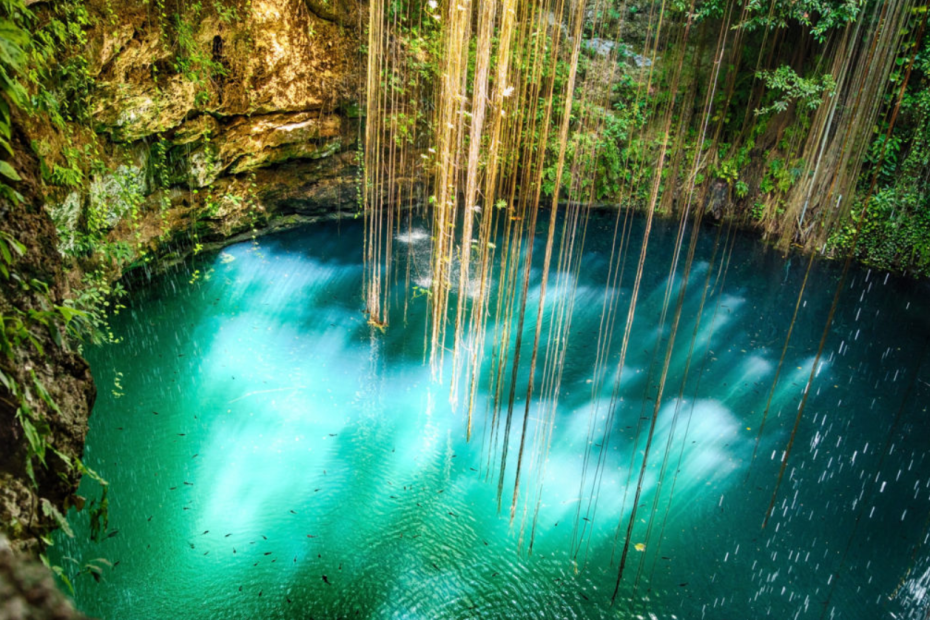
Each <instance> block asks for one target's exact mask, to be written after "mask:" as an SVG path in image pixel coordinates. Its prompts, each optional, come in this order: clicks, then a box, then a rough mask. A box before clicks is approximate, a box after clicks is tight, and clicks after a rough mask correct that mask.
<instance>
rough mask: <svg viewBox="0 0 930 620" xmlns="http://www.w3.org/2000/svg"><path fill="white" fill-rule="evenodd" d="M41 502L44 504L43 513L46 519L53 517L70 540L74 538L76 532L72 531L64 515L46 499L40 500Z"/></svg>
mask: <svg viewBox="0 0 930 620" xmlns="http://www.w3.org/2000/svg"><path fill="white" fill-rule="evenodd" d="M40 502H41V504H42V513H43V514H44V515H45V516H46V517H51V518H52V519H53V520H54V521H55V523H57V524H58V527H60V528H61V530H62V531H63V532H64V533H65V535H66V536H67V537H68V538H74V531H73V530H72V529H71V525H70V524H68V520H67V519H66V518H65V516H64V515H63V514H61V512H60V511H59V510H58V508H56V507H55V505H54V504H52V502H50V501H48V500H47V499H45V498H44V497H43V498H42V499H41V500H40Z"/></svg>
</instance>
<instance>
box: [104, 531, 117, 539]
mask: <svg viewBox="0 0 930 620" xmlns="http://www.w3.org/2000/svg"><path fill="white" fill-rule="evenodd" d="M117 534H119V530H113V531H112V532H110V533H109V534H107V538H113V537H114V536H116V535H117Z"/></svg>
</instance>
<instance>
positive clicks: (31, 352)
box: [0, 0, 364, 549]
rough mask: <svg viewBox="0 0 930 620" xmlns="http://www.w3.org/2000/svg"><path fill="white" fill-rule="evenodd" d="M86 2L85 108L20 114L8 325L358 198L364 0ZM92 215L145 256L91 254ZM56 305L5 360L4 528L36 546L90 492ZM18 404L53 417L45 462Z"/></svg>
mask: <svg viewBox="0 0 930 620" xmlns="http://www.w3.org/2000/svg"><path fill="white" fill-rule="evenodd" d="M82 7H83V8H82V10H86V18H85V19H82V21H81V23H80V24H68V26H69V27H71V26H74V27H75V28H78V29H80V30H81V32H82V35H81V36H82V37H84V38H85V39H86V45H83V46H82V49H81V51H80V55H81V56H82V58H81V62H82V63H83V65H82V66H84V67H85V69H84V71H85V73H84V74H83V75H84V76H85V78H86V84H85V86H86V89H87V92H86V93H85V95H84V96H83V98H82V99H81V102H80V104H81V105H83V106H85V108H84V109H83V110H82V113H83V114H84V117H83V118H82V119H78V118H72V117H68V122H67V124H65V125H61V124H58V125H56V124H54V123H52V122H50V121H49V119H48V117H46V116H43V115H41V114H37V115H32V116H29V117H27V116H25V115H20V117H19V118H18V119H17V127H16V131H17V133H16V135H15V141H16V150H17V157H16V161H17V169H18V170H19V172H20V174H21V176H23V181H22V182H20V183H16V184H15V185H16V189H17V190H18V191H19V192H20V193H22V194H23V196H24V201H23V202H22V203H16V204H9V203H4V204H3V205H2V208H0V233H2V234H4V235H7V236H8V238H9V239H13V240H15V241H16V242H17V243H18V244H21V246H22V249H23V250H24V251H23V254H22V256H17V257H15V263H16V265H15V268H16V272H17V276H16V278H12V279H11V278H5V279H2V280H0V314H2V316H3V318H4V321H5V325H6V326H7V330H6V331H7V332H10V329H9V326H10V320H11V319H12V318H13V317H17V316H18V317H29V316H33V315H34V316H40V315H37V314H35V313H37V312H38V313H42V312H45V313H48V314H49V316H51V315H52V314H54V313H55V312H58V310H56V308H57V307H59V306H61V305H62V304H63V303H64V300H65V299H66V298H68V297H69V296H72V295H73V293H74V291H73V290H72V287H77V286H79V284H78V283H79V282H80V279H81V274H82V273H85V272H89V271H90V270H92V269H98V268H99V267H100V265H101V264H105V266H106V267H107V268H108V269H109V277H110V278H113V277H117V276H118V275H119V274H120V272H121V269H122V268H123V267H124V266H125V265H128V264H130V263H131V262H133V261H134V260H136V259H138V258H139V257H140V256H143V255H148V256H152V255H161V256H165V255H166V254H167V253H168V252H178V251H179V250H178V249H177V248H179V247H183V248H190V247H191V246H193V245H194V243H193V241H196V242H198V243H199V242H201V241H210V240H217V239H220V238H227V237H229V236H231V235H234V234H236V233H239V232H242V231H244V230H249V229H252V228H253V227H256V226H261V225H265V224H267V223H268V222H269V221H270V220H272V219H274V218H278V219H280V218H282V217H288V216H293V215H294V214H298V215H318V214H320V213H323V212H330V211H334V210H339V209H347V210H348V209H354V208H355V197H356V189H355V184H356V172H355V166H354V162H355V157H356V154H355V149H356V144H357V135H358V119H357V115H356V113H355V110H356V109H357V106H356V105H355V101H356V97H357V89H358V85H359V84H360V79H361V75H362V74H363V72H364V59H363V58H362V57H361V56H360V55H359V40H358V28H357V24H358V22H359V19H360V16H359V12H358V8H357V5H356V4H355V3H354V0H328V1H326V2H316V1H315V0H241V1H240V0H223V1H222V2H220V1H216V2H208V3H203V5H201V4H199V3H198V4H193V5H191V6H190V7H189V8H187V9H184V12H183V13H173V12H172V11H174V9H168V8H164V6H163V3H159V2H146V1H144V0H126V1H125V2H119V3H112V2H110V0H86V1H85V2H84V3H83V5H82ZM159 7H161V8H164V12H163V13H162V14H159V11H160V8H159ZM32 8H33V10H34V11H35V12H36V13H37V15H38V16H39V19H38V23H39V25H42V24H47V23H49V22H50V21H51V20H52V19H55V18H56V15H58V17H57V18H58V19H61V17H60V14H56V11H58V10H60V5H56V4H55V3H49V4H45V3H42V2H38V3H33V4H32ZM61 60H62V61H65V60H66V59H61ZM66 173H68V174H71V175H73V176H78V177H80V181H78V182H75V181H73V180H69V179H68V177H67V175H66ZM91 229H93V230H94V231H96V234H97V235H98V236H100V238H101V239H102V240H103V241H105V242H107V243H113V244H120V243H121V244H123V246H124V247H126V248H128V251H129V252H130V254H131V255H130V256H128V257H127V256H124V257H123V258H122V259H121V260H120V261H118V262H114V261H113V260H112V259H110V258H100V257H94V256H91V255H89V253H88V252H87V250H86V249H85V248H84V247H82V245H81V242H82V235H85V236H86V235H87V233H88V230H91ZM192 237H193V239H191V238H192ZM181 239H183V240H184V241H185V243H183V244H179V243H177V241H179V240H181ZM180 251H182V252H183V251H186V250H183V249H182V250H180ZM32 281H34V282H41V283H45V284H47V285H48V290H47V291H45V290H42V289H41V287H40V286H38V285H30V284H29V282H32ZM30 313H33V315H30ZM41 316H45V315H41ZM56 317H57V319H58V321H57V322H55V321H52V323H53V324H52V326H50V327H48V328H46V327H43V325H42V323H41V322H38V323H37V322H35V321H34V320H32V319H29V320H27V321H26V323H28V325H29V327H28V331H29V333H30V334H31V336H32V338H33V339H34V342H31V341H30V340H29V339H28V338H26V337H25V336H24V338H23V341H22V342H15V343H13V344H14V346H13V349H14V353H13V357H9V358H4V360H3V361H0V370H2V371H3V373H4V377H6V378H8V379H9V380H11V381H12V382H14V383H15V386H14V387H9V386H6V385H0V447H2V449H0V531H5V532H6V534H7V535H8V536H9V538H10V540H11V543H12V545H13V548H19V549H23V548H28V547H33V546H38V545H39V542H38V541H39V539H40V537H41V536H42V535H43V534H45V533H46V532H48V531H49V530H50V529H52V528H53V527H55V526H56V516H55V510H53V508H54V509H56V510H61V511H62V512H64V510H65V509H66V508H67V507H68V506H69V505H70V504H71V503H72V502H80V501H81V500H80V498H76V497H75V496H74V492H75V490H76V488H77V483H78V478H79V474H78V471H79V469H78V467H76V466H75V462H76V461H75V459H76V458H78V457H80V455H81V454H82V451H83V442H84V436H85V434H86V431H87V420H88V416H89V414H90V411H91V407H92V405H93V401H94V397H95V388H94V384H93V379H92V377H91V375H90V371H89V369H88V367H87V364H86V363H85V362H84V360H83V359H82V358H81V357H80V355H79V354H78V353H77V352H75V350H74V347H73V345H69V344H68V342H67V340H68V338H67V337H66V335H65V330H64V322H63V321H62V320H61V318H62V317H61V316H57V315H56ZM5 383H7V382H6V381H4V384H5ZM39 386H41V387H39ZM43 390H44V391H46V392H47V394H46V395H47V396H48V399H46V398H45V395H43ZM20 402H25V403H27V405H28V406H29V412H30V413H29V415H31V416H33V418H31V419H33V423H31V424H32V426H33V427H35V426H36V425H38V426H39V431H40V432H41V434H42V440H43V442H44V443H43V444H42V446H46V447H47V450H45V451H44V454H43V455H42V456H43V459H39V458H38V457H37V455H36V454H35V444H34V442H31V441H30V437H29V432H28V430H27V425H26V424H24V423H23V422H22V417H23V415H24V412H23V409H22V408H21V407H20V406H19V403H20ZM43 460H44V464H43V462H42V461H43ZM27 463H31V464H32V466H33V471H34V477H35V482H34V483H33V481H32V479H31V478H32V476H31V475H30V472H29V470H28V466H27Z"/></svg>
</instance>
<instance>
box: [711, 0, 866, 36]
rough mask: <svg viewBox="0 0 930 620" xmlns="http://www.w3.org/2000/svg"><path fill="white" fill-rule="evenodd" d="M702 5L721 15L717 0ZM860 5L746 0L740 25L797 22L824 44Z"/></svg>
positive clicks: (841, 0) (852, 0)
mask: <svg viewBox="0 0 930 620" xmlns="http://www.w3.org/2000/svg"><path fill="white" fill-rule="evenodd" d="M704 4H709V5H710V6H711V7H713V10H712V11H708V13H709V14H713V15H715V16H720V15H722V10H723V9H722V5H723V3H722V2H720V1H719V0H714V1H713V2H711V3H704ZM862 6H863V3H862V2H861V1H860V0H749V2H747V6H746V12H745V19H744V21H743V22H742V23H741V24H740V25H739V27H740V28H743V29H745V30H747V31H750V32H751V31H753V30H758V29H774V28H787V27H789V26H790V25H800V26H802V27H804V28H806V29H808V31H809V32H810V33H811V34H812V35H813V36H814V38H815V39H817V41H818V42H820V43H823V41H824V40H825V39H826V37H827V35H828V34H829V32H830V31H831V30H834V29H837V28H841V27H843V26H845V25H846V24H849V23H851V22H853V21H855V20H856V18H857V17H858V16H859V13H860V10H861V8H862ZM702 11H703V9H702Z"/></svg>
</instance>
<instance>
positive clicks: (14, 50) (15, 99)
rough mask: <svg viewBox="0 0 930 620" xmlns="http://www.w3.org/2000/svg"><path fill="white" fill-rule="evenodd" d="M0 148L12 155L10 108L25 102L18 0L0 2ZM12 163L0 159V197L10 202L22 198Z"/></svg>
mask: <svg viewBox="0 0 930 620" xmlns="http://www.w3.org/2000/svg"><path fill="white" fill-rule="evenodd" d="M0 10H2V12H0V149H2V151H4V152H5V153H3V155H5V156H9V157H12V156H13V147H12V144H11V142H10V141H11V140H12V137H13V134H12V130H13V119H12V110H13V109H14V108H22V107H24V106H25V105H26V104H27V94H26V89H25V88H24V87H23V85H22V83H21V82H20V81H19V80H20V78H21V77H22V75H23V73H24V72H25V71H26V68H27V60H28V51H29V49H30V48H31V45H32V40H31V37H30V35H29V31H28V30H27V29H26V28H24V27H23V26H22V21H24V20H25V18H26V16H28V15H29V12H28V10H27V9H26V6H25V4H24V3H23V1H22V0H3V2H2V3H0ZM19 180H20V178H19V173H17V172H16V169H15V168H14V167H13V165H12V164H11V163H10V162H8V161H4V160H0V196H2V197H4V198H6V199H7V200H10V201H14V202H15V201H19V200H22V196H20V194H19V192H17V191H16V190H14V189H13V188H12V187H10V186H9V185H8V184H7V183H8V182H9V181H19Z"/></svg>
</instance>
